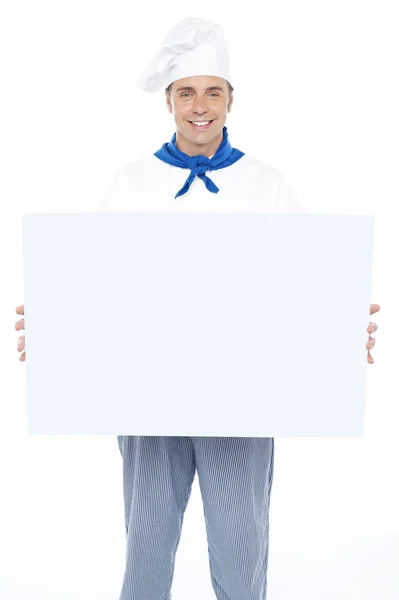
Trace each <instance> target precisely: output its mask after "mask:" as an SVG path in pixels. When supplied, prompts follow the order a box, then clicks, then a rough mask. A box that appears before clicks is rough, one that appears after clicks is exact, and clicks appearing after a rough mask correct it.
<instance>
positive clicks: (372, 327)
mask: <svg viewBox="0 0 399 600" xmlns="http://www.w3.org/2000/svg"><path fill="white" fill-rule="evenodd" d="M379 310H380V305H379V304H371V305H370V315H373V314H374V313H376V312H378V311H379ZM377 329H378V327H377V323H372V322H371V321H370V323H369V325H368V327H367V331H368V333H369V334H370V333H373V332H374V331H377ZM374 344H375V338H373V337H371V335H369V341H368V342H367V344H366V348H367V350H368V354H367V362H369V363H370V364H371V365H372V364H373V362H374V358H373V357H372V356H371V354H370V350H371V348H373V347H374Z"/></svg>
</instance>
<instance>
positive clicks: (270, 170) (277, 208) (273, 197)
mask: <svg viewBox="0 0 399 600" xmlns="http://www.w3.org/2000/svg"><path fill="white" fill-rule="evenodd" d="M245 156H246V157H247V158H246V161H245V163H244V165H243V166H245V165H247V167H248V170H249V171H251V170H252V171H253V173H255V172H256V173H258V177H259V178H260V181H261V185H262V186H265V188H266V189H267V190H268V197H269V211H270V212H276V213H307V212H309V211H308V210H307V209H306V208H305V207H304V206H303V205H302V203H301V202H300V201H299V200H298V198H297V195H296V194H295V193H294V191H293V188H292V186H291V183H290V181H289V179H288V178H287V177H286V176H285V174H284V173H283V172H282V171H281V170H280V169H278V168H276V167H275V166H273V165H271V164H269V163H267V162H265V161H263V160H260V159H259V158H256V157H255V156H251V155H245ZM243 158H244V157H243Z"/></svg>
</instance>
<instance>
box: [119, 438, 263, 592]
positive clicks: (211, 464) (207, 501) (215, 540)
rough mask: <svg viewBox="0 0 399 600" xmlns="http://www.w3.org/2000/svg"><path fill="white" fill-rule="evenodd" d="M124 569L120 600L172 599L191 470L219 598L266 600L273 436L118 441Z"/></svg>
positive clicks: (121, 439) (189, 488)
mask: <svg viewBox="0 0 399 600" xmlns="http://www.w3.org/2000/svg"><path fill="white" fill-rule="evenodd" d="M118 445H119V450H120V453H121V455H122V461H123V496H124V508H125V530H126V568H125V573H124V577H123V584H122V591H121V595H120V598H119V600H170V599H171V587H172V580H173V575H174V568H175V557H176V552H177V547H178V545H179V542H180V536H181V531H182V524H183V517H184V512H185V509H186V507H187V503H188V500H189V498H190V494H191V486H192V483H193V480H194V476H195V472H196V471H197V473H198V480H199V485H200V490H201V495H202V501H203V507H204V516H205V527H206V534H207V541H208V556H209V566H210V573H211V582H212V587H213V589H214V592H215V595H216V598H217V600H265V599H266V592H267V565H268V554H269V504H270V494H271V488H272V483H273V466H274V438H245V437H171V436H166V437H159V436H118Z"/></svg>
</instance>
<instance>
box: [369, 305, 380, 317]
mask: <svg viewBox="0 0 399 600" xmlns="http://www.w3.org/2000/svg"><path fill="white" fill-rule="evenodd" d="M380 308H381V307H380V305H379V304H370V315H373V314H374V313H376V312H378V311H379V310H380Z"/></svg>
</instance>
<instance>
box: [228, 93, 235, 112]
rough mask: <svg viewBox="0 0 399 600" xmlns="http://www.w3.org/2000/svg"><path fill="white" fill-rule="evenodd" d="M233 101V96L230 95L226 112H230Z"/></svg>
mask: <svg viewBox="0 0 399 600" xmlns="http://www.w3.org/2000/svg"><path fill="white" fill-rule="evenodd" d="M233 100H234V96H233V94H231V98H230V100H229V104H228V108H227V112H230V111H231V107H232V106H233Z"/></svg>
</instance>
